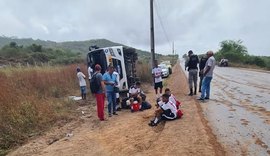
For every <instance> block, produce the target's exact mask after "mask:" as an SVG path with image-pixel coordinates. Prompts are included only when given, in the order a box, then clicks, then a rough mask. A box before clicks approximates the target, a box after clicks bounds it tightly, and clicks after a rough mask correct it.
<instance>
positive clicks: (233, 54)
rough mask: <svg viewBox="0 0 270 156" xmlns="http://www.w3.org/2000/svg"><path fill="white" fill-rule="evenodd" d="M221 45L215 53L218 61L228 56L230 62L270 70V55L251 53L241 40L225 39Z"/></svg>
mask: <svg viewBox="0 0 270 156" xmlns="http://www.w3.org/2000/svg"><path fill="white" fill-rule="evenodd" d="M220 47H221V48H220V50H219V51H218V52H217V53H216V54H215V57H216V59H217V60H218V61H219V60H221V59H222V58H226V59H228V60H229V64H232V65H235V66H247V65H248V66H257V67H260V68H265V69H268V70H270V56H253V55H249V54H248V50H247V48H246V47H245V46H244V45H243V42H242V41H241V40H238V41H233V40H225V41H222V42H221V43H220Z"/></svg>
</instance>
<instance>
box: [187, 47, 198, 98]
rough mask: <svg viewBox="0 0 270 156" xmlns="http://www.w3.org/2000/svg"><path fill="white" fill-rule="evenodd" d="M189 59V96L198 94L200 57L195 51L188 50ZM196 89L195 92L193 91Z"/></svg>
mask: <svg viewBox="0 0 270 156" xmlns="http://www.w3.org/2000/svg"><path fill="white" fill-rule="evenodd" d="M188 57H189V60H188V62H187V68H188V83H189V90H190V93H189V94H188V95H189V96H192V95H196V93H197V79H198V63H199V58H198V56H197V55H195V54H193V51H192V50H190V51H189V52H188ZM193 84H194V90H193ZM193 91H194V92H193Z"/></svg>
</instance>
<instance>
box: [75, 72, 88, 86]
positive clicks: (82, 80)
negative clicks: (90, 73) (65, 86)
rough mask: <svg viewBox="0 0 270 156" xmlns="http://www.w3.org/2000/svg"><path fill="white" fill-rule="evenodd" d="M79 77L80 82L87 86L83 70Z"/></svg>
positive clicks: (81, 84)
mask: <svg viewBox="0 0 270 156" xmlns="http://www.w3.org/2000/svg"><path fill="white" fill-rule="evenodd" d="M77 77H78V79H79V83H80V86H81V87H82V86H86V82H85V79H84V78H85V75H84V74H83V73H82V72H78V73H77Z"/></svg>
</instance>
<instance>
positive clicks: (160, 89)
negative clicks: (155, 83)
mask: <svg viewBox="0 0 270 156" xmlns="http://www.w3.org/2000/svg"><path fill="white" fill-rule="evenodd" d="M162 88H163V83H162V82H160V83H159V96H161V95H162Z"/></svg>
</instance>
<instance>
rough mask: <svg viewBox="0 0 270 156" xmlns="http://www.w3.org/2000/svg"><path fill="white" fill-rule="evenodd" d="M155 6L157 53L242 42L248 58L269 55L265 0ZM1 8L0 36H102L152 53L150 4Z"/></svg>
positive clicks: (159, 1)
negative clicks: (248, 55)
mask: <svg viewBox="0 0 270 156" xmlns="http://www.w3.org/2000/svg"><path fill="white" fill-rule="evenodd" d="M154 2H155V5H154V7H155V41H156V51H157V52H158V53H163V54H168V53H171V51H172V50H171V45H172V42H174V43H175V49H176V52H178V53H179V54H180V55H182V54H183V53H185V52H187V51H188V50H190V49H193V50H194V51H195V52H197V53H204V52H205V51H207V50H209V49H212V50H218V48H219V43H220V42H221V41H223V40H227V39H235V40H238V39H241V40H243V41H244V45H246V46H247V48H248V50H249V53H250V54H256V55H269V53H270V45H269V36H270V31H269V30H268V29H269V27H270V20H268V17H269V15H270V12H269V11H268V10H269V9H268V8H269V7H270V1H268V0H260V1H254V0H237V1H234V0H218V1H217V0H196V1H187V0H185V1H179V0H170V1H167V0H154ZM0 9H1V14H0V19H1V25H0V30H1V33H2V34H1V35H8V36H18V37H33V38H39V39H45V40H53V41H67V40H88V39H96V38H106V39H109V40H112V41H115V42H119V43H123V44H127V45H129V46H133V47H136V48H139V49H144V50H148V51H150V26H149V25H150V21H149V14H150V11H149V1H145V0H128V1H126V0H113V1H112V0H102V1H101V0H79V1H74V0H57V1H54V0H27V1H20V0H12V1H10V0H1V1H0ZM158 15H159V16H158ZM159 17H160V18H159ZM160 19H161V21H162V22H160ZM161 23H162V24H163V27H164V28H165V32H166V34H167V36H166V35H165V34H164V30H163V28H162V26H161Z"/></svg>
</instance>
